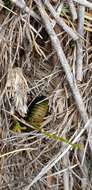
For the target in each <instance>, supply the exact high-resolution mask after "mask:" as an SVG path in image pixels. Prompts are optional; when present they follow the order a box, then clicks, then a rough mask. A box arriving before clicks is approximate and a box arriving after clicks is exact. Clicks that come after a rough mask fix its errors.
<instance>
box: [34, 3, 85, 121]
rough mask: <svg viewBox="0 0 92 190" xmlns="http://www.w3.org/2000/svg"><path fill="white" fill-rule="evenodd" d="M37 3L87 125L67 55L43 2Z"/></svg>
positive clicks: (82, 104)
mask: <svg viewBox="0 0 92 190" xmlns="http://www.w3.org/2000/svg"><path fill="white" fill-rule="evenodd" d="M35 2H36V4H37V6H38V9H39V12H40V14H41V17H42V19H43V22H44V24H45V26H46V29H47V32H48V34H49V36H50V39H51V42H52V44H53V47H54V49H55V50H56V52H57V56H58V58H59V60H60V63H61V65H62V67H63V69H64V72H65V74H66V77H67V80H68V83H69V85H70V88H71V91H72V93H73V97H74V99H75V102H76V105H77V107H78V111H79V113H80V116H81V119H82V120H83V122H84V123H86V122H87V120H88V115H87V112H86V109H85V107H84V103H83V101H82V98H81V95H80V93H79V90H78V87H77V84H76V82H74V80H73V75H72V72H71V68H70V66H69V64H68V62H67V59H66V57H65V54H64V52H63V49H62V47H61V44H60V41H59V39H58V38H57V35H56V33H55V32H54V30H53V27H52V24H51V22H50V21H49V16H48V15H47V13H46V11H45V9H44V7H43V6H42V3H41V1H40V0H35Z"/></svg>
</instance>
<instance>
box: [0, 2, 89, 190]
mask: <svg viewBox="0 0 92 190" xmlns="http://www.w3.org/2000/svg"><path fill="white" fill-rule="evenodd" d="M56 3H57V2H56ZM58 3H59V2H58ZM29 4H30V5H31V6H32V8H34V10H36V9H35V6H36V5H35V4H34V3H33V1H30V2H29ZM29 4H28V5H29ZM77 9H78V6H77ZM77 9H76V10H77ZM12 11H13V12H14V13H11V12H9V11H8V10H5V9H2V10H1V11H0V14H1V18H0V108H1V113H0V125H1V127H0V148H1V151H0V189H3V190H8V189H9V190H12V189H13V190H17V189H18V190H28V189H32V190H41V189H42V190H47V189H48V190H49V189H52V190H86V189H92V171H91V168H92V156H91V154H92V152H91V151H90V147H89V144H88V138H91V136H90V134H88V135H87V133H86V132H84V133H83V134H82V136H80V137H79V139H78V141H76V142H78V143H79V144H80V148H79V149H77V148H72V149H71V146H70V145H68V144H65V143H63V142H57V141H55V140H54V139H51V138H47V137H45V136H44V135H43V134H41V133H38V132H37V131H36V130H31V131H30V132H29V133H21V134H20V133H19V134H17V133H14V132H12V131H10V125H11V116H10V107H11V101H10V97H9V95H8V94H7V88H6V84H7V76H8V73H9V72H11V70H12V69H13V68H14V67H20V68H21V69H22V71H23V75H24V77H25V79H26V81H27V83H28V86H29V92H31V94H32V97H33V98H35V97H36V96H38V95H41V94H43V95H45V96H46V97H47V98H48V99H49V112H50V114H49V116H47V118H46V121H45V123H44V128H45V130H47V131H49V132H50V133H54V134H57V135H58V136H62V137H64V138H66V139H71V140H72V141H73V140H74V139H76V137H77V136H78V134H80V132H81V130H82V129H83V127H84V124H83V122H82V119H81V117H80V114H79V112H78V110H77V107H76V105H75V101H74V99H73V95H72V92H71V90H70V87H69V84H68V82H67V77H66V75H65V73H64V71H63V69H62V67H61V64H60V62H59V59H58V57H57V55H56V52H55V50H54V48H53V47H52V46H51V43H50V38H49V36H48V34H47V32H46V31H45V27H44V25H43V24H42V22H41V23H40V22H38V21H36V20H35V19H32V17H31V18H30V16H29V15H26V14H21V10H18V8H17V7H16V6H15V7H12ZM36 12H37V10H36ZM15 13H16V14H15ZM37 13H38V12H37ZM63 14H64V15H63V17H64V20H65V21H66V23H67V24H68V26H70V27H72V28H73V29H74V28H75V29H76V27H77V21H76V22H75V23H74V22H71V16H70V14H69V12H68V13H63ZM71 24H72V25H71ZM91 24H92V23H91V12H90V11H88V10H87V9H86V14H85V30H84V37H83V38H84V39H83V68H82V71H83V79H82V81H77V85H78V89H79V91H80V94H81V96H82V99H83V102H84V104H85V107H86V110H87V114H88V116H89V118H90V117H91V115H92V100H91V97H92V77H91V74H92V46H91V38H92V33H91V32H92V31H91ZM55 32H56V34H57V36H58V37H59V40H60V42H61V44H62V47H63V50H64V53H65V55H66V58H67V61H68V63H69V65H70V67H71V70H72V73H73V77H74V80H76V42H74V41H73V40H72V39H71V37H69V35H68V34H67V33H66V32H65V31H63V29H62V28H61V27H58V26H57V25H56V26H55ZM69 146H70V147H69ZM67 147H68V148H69V149H67ZM66 150H67V151H66ZM65 151H66V154H65V153H64V152H65ZM61 155H62V156H61ZM60 156H61V158H60V159H59V157H60ZM65 184H66V185H65Z"/></svg>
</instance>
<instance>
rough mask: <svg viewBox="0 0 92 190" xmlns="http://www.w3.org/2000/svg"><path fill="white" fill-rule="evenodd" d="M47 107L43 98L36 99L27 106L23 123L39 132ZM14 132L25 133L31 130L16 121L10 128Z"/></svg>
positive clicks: (46, 101) (46, 102)
mask: <svg viewBox="0 0 92 190" xmlns="http://www.w3.org/2000/svg"><path fill="white" fill-rule="evenodd" d="M48 109H49V105H48V100H47V99H46V97H45V96H39V97H36V98H35V99H34V100H33V101H32V103H31V104H30V105H29V106H28V111H27V116H26V117H25V118H24V119H25V122H26V123H28V124H30V125H31V126H32V127H33V128H34V129H37V130H40V128H41V126H42V123H43V121H44V118H45V116H46V115H47V113H48ZM11 129H12V130H13V131H14V132H26V131H30V130H32V129H31V128H29V127H28V126H25V125H24V124H23V123H21V122H19V121H16V122H14V126H13V127H12V128H11Z"/></svg>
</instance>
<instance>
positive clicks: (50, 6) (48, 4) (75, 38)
mask: <svg viewBox="0 0 92 190" xmlns="http://www.w3.org/2000/svg"><path fill="white" fill-rule="evenodd" d="M45 5H46V7H47V8H48V10H49V11H50V12H51V14H52V15H53V17H54V18H55V20H56V22H57V24H59V25H60V26H61V27H62V28H63V29H64V30H65V31H66V32H67V33H68V34H69V35H70V36H71V38H72V39H73V40H75V41H76V40H78V38H79V37H78V35H77V33H76V31H73V29H72V28H70V27H69V26H68V25H67V24H66V23H65V22H64V20H63V19H62V18H61V17H59V15H58V13H57V12H56V11H55V9H54V8H53V6H52V5H51V4H50V2H49V1H48V0H46V1H45Z"/></svg>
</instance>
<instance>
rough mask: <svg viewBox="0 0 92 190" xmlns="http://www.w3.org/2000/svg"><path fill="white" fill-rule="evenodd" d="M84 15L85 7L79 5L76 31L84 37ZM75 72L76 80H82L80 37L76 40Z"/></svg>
mask: <svg viewBox="0 0 92 190" xmlns="http://www.w3.org/2000/svg"><path fill="white" fill-rule="evenodd" d="M84 16H85V7H84V6H82V5H80V6H79V14H78V29H77V31H78V33H79V34H80V36H81V37H82V38H83V37H84ZM76 50H77V51H76V67H77V70H76V74H77V76H76V77H77V80H79V81H82V78H83V71H82V68H83V40H82V39H81V38H80V39H79V40H78V41H77V49H76Z"/></svg>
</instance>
